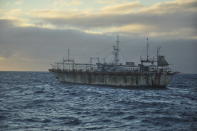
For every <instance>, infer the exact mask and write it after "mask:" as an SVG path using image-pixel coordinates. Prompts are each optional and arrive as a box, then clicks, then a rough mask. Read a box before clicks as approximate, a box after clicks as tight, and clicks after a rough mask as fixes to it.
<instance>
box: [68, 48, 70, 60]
mask: <svg viewBox="0 0 197 131" xmlns="http://www.w3.org/2000/svg"><path fill="white" fill-rule="evenodd" d="M69 57H70V49H69V48H68V61H69V59H70V58H69Z"/></svg>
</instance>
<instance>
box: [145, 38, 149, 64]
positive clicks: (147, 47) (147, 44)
mask: <svg viewBox="0 0 197 131" xmlns="http://www.w3.org/2000/svg"><path fill="white" fill-rule="evenodd" d="M146 53H147V54H146V55H147V61H148V58H149V43H148V37H147V38H146Z"/></svg>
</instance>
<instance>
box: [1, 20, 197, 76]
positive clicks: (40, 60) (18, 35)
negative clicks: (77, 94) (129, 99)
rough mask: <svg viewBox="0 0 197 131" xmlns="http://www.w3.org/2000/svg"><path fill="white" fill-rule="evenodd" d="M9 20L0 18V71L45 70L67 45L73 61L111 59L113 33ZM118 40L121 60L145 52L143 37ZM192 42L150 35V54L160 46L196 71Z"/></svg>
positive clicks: (180, 67)
mask: <svg viewBox="0 0 197 131" xmlns="http://www.w3.org/2000/svg"><path fill="white" fill-rule="evenodd" d="M13 23H15V21H13V20H0V28H1V30H0V58H1V60H0V70H37V71H43V70H44V71H46V70H47V69H48V68H49V67H50V64H51V63H53V62H57V61H61V60H62V59H63V57H66V54H67V53H66V51H67V48H70V50H71V57H72V58H75V60H76V62H88V61H89V57H90V56H99V57H105V58H107V60H108V61H110V60H111V59H110V58H111V51H112V46H113V45H114V43H115V35H114V34H112V35H110V33H109V34H105V35H103V34H94V35H93V34H92V33H91V34H90V33H84V32H81V31H78V30H59V29H46V28H38V27H18V26H16V25H13ZM135 27H137V28H136V30H141V29H140V28H144V27H143V26H141V25H129V27H124V26H123V27H122V28H126V29H127V28H135ZM150 28H152V27H150ZM118 30H119V29H118ZM123 30H124V29H123ZM115 32H116V30H115ZM120 41H121V42H120V47H121V48H120V49H121V58H122V59H124V60H127V61H139V58H140V56H144V55H146V54H145V52H146V51H145V38H144V37H141V36H137V35H133V36H129V37H128V36H122V35H121V36H120ZM196 43H197V40H195V39H193V40H191V39H185V38H182V39H176V38H174V37H171V38H168V39H164V38H163V37H160V36H158V37H156V38H152V37H151V38H150V54H151V55H154V54H155V53H156V47H158V46H162V51H161V53H162V54H164V55H166V57H167V59H168V60H169V63H170V64H173V65H175V66H176V70H178V71H182V72H187V73H196V72H197V70H196V66H197V62H196V57H197V54H196V49H197V45H196ZM183 52H185V53H183Z"/></svg>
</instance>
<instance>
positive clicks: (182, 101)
mask: <svg viewBox="0 0 197 131" xmlns="http://www.w3.org/2000/svg"><path fill="white" fill-rule="evenodd" d="M0 130H1V131H88V130H90V131H92V130H98V131H197V75H191V74H179V75H176V76H175V77H174V78H173V81H172V83H171V84H170V85H169V86H168V88H167V89H162V90H158V89H131V90H129V89H121V88H118V89H116V88H104V87H97V86H87V85H72V84H63V83H60V82H59V81H57V80H56V79H55V76H53V74H51V73H47V72H0Z"/></svg>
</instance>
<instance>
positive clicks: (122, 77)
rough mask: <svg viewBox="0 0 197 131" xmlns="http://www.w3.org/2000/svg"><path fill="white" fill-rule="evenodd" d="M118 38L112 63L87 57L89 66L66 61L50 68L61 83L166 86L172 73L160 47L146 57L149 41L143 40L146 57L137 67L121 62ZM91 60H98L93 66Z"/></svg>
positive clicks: (68, 59)
mask: <svg viewBox="0 0 197 131" xmlns="http://www.w3.org/2000/svg"><path fill="white" fill-rule="evenodd" d="M119 43H120V41H119V36H117V40H116V44H115V45H114V46H113V52H112V54H113V61H112V62H109V63H107V62H106V61H104V62H100V59H99V57H90V63H86V64H84V63H77V62H75V60H74V59H70V54H69V52H70V51H69V49H68V58H67V59H63V61H62V62H58V63H55V64H53V65H52V68H51V69H49V71H50V72H53V73H54V74H55V75H56V76H57V78H58V79H59V80H60V81H62V82H68V83H76V84H91V85H106V86H118V87H156V88H161V87H166V86H167V85H168V83H169V82H170V80H171V78H172V76H173V75H174V74H175V72H172V71H171V70H170V68H169V64H168V62H167V61H166V59H165V57H164V56H162V55H160V53H159V51H160V48H158V49H157V56H156V57H153V58H151V57H150V56H149V42H148V38H147V40H146V49H147V56H146V58H142V57H141V58H140V64H138V65H136V64H135V63H134V62H126V63H125V64H122V63H120V57H119V54H120V48H119ZM93 60H97V62H96V63H93V62H92V61H93Z"/></svg>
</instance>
